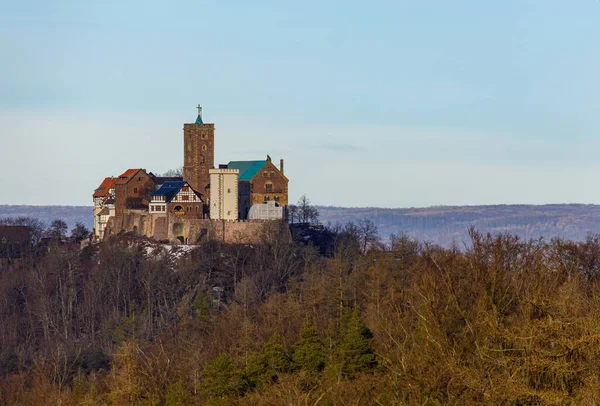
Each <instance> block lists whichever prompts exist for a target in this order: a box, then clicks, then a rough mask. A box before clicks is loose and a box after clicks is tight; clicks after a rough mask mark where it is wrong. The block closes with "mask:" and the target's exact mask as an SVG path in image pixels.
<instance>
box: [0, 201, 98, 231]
mask: <svg viewBox="0 0 600 406" xmlns="http://www.w3.org/2000/svg"><path fill="white" fill-rule="evenodd" d="M93 213H94V208H93V207H92V206H20V205H19V206H9V205H0V219H1V218H5V217H20V216H26V217H34V218H37V219H39V220H41V221H43V222H44V223H45V224H46V225H48V224H50V223H51V222H52V220H56V219H61V220H64V221H66V222H67V225H68V226H69V230H70V229H71V228H72V227H73V226H74V225H75V223H76V222H82V223H83V224H85V226H86V227H87V228H89V229H90V230H91V229H92V228H93V227H94V214H93Z"/></svg>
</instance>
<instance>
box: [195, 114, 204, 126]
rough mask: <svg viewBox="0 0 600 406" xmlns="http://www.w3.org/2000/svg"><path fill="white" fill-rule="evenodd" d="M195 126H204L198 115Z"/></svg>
mask: <svg viewBox="0 0 600 406" xmlns="http://www.w3.org/2000/svg"><path fill="white" fill-rule="evenodd" d="M196 124H198V125H202V124H204V123H203V122H202V116H201V115H200V114H198V118H197V119H196Z"/></svg>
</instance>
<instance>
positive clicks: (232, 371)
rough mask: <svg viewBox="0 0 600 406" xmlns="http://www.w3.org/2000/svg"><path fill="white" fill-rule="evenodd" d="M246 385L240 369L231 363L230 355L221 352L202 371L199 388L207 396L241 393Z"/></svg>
mask: <svg viewBox="0 0 600 406" xmlns="http://www.w3.org/2000/svg"><path fill="white" fill-rule="evenodd" d="M245 388H246V385H245V384H244V380H243V378H242V374H241V373H240V371H239V370H238V369H237V368H236V367H235V366H234V365H233V361H232V360H231V357H230V356H229V355H228V354H226V353H223V354H221V355H219V356H218V357H217V359H216V360H215V361H214V362H213V363H212V364H207V365H206V366H205V367H204V371H203V372H202V381H201V382H200V385H199V389H200V391H201V392H202V393H203V394H204V395H205V396H207V397H225V396H230V395H242V394H243V393H244V392H245Z"/></svg>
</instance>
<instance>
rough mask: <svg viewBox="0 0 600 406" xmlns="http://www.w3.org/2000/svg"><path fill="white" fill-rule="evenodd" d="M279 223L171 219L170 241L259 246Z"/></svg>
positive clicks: (172, 217)
mask: <svg viewBox="0 0 600 406" xmlns="http://www.w3.org/2000/svg"><path fill="white" fill-rule="evenodd" d="M275 224H278V223H277V222H273V221H222V220H209V219H185V218H175V217H174V216H171V217H170V218H169V226H168V227H169V240H171V241H176V240H177V239H178V237H181V238H182V239H183V241H184V242H185V243H189V244H197V243H199V242H201V241H204V240H207V239H214V240H218V241H223V242H226V243H230V244H258V243H260V242H262V241H264V238H265V233H266V232H267V230H268V229H269V228H272V227H273V226H274V225H275Z"/></svg>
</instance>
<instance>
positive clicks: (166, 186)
mask: <svg viewBox="0 0 600 406" xmlns="http://www.w3.org/2000/svg"><path fill="white" fill-rule="evenodd" d="M183 185H185V182H173V181H171V182H165V183H163V184H162V185H161V186H160V187H159V188H158V190H157V191H156V192H154V193H152V196H165V200H166V201H167V202H168V201H170V200H171V198H172V197H173V196H175V195H176V194H177V192H179V190H180V189H181V188H182V187H183Z"/></svg>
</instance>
